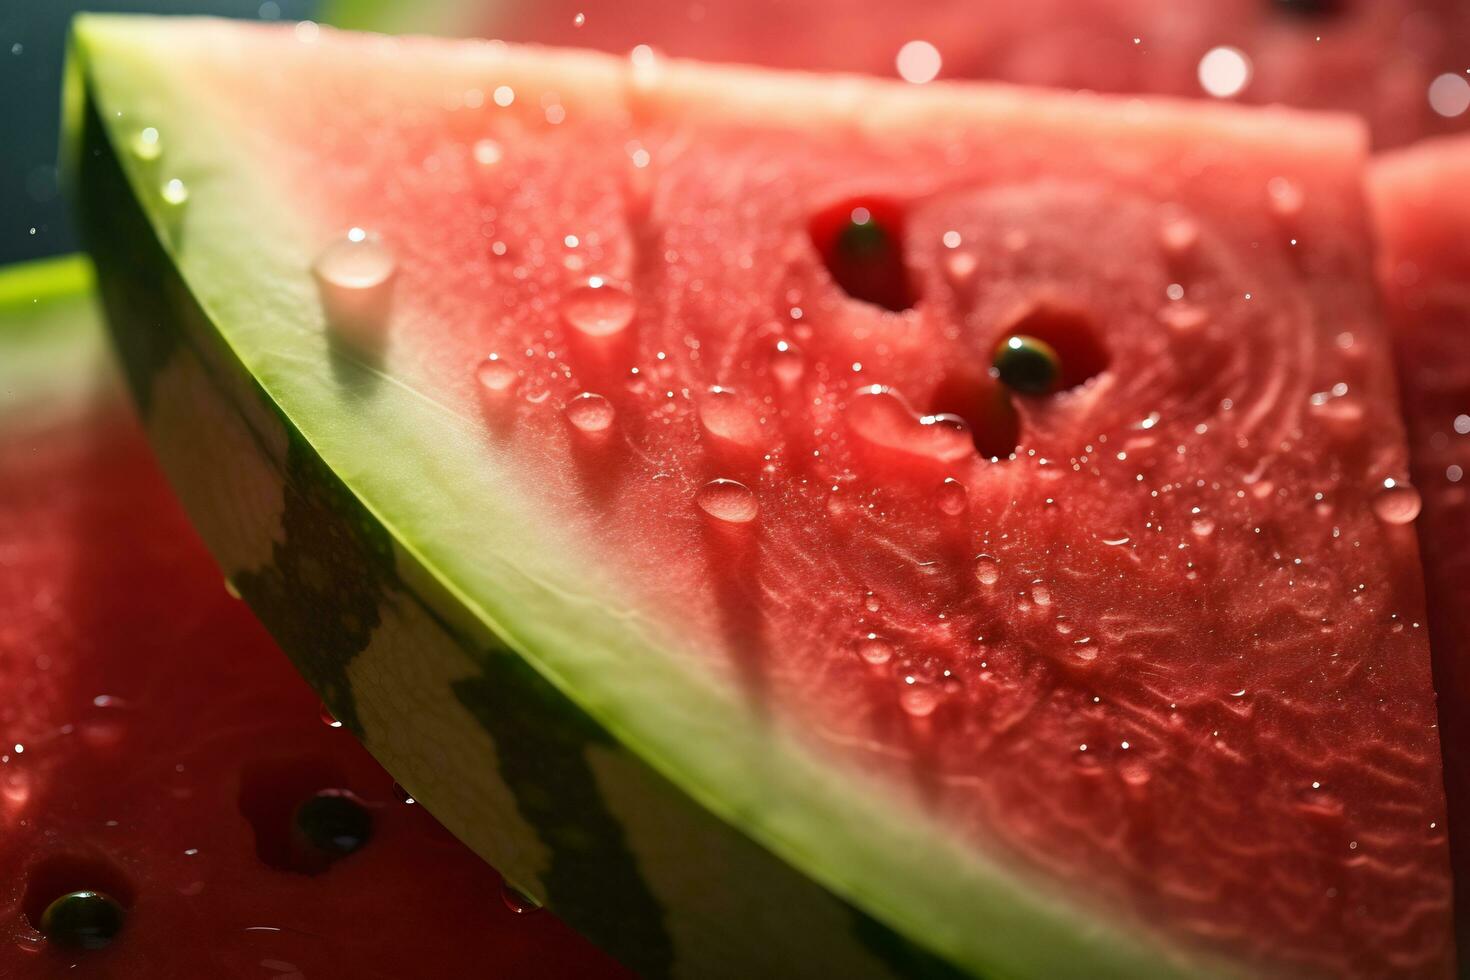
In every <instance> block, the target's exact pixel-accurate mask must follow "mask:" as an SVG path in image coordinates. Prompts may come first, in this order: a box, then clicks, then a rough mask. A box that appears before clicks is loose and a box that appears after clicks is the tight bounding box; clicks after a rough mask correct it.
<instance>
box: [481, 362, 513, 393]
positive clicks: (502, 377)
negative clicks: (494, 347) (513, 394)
mask: <svg viewBox="0 0 1470 980" xmlns="http://www.w3.org/2000/svg"><path fill="white" fill-rule="evenodd" d="M475 379H476V380H477V381H479V382H480V387H481V388H483V389H484V390H485V391H486V392H488V393H490V394H494V395H499V394H503V393H505V392H507V391H509V390H510V386H511V385H513V384H515V380H516V369H515V368H513V367H511V366H510V365H509V364H507V363H505V362H504V361H502V360H501V359H500V357H499V356H498V355H495V354H491V355H490V356H489V357H487V358H485V359H484V360H483V361H481V362H480V363H479V365H478V366H477V367H476V368H475Z"/></svg>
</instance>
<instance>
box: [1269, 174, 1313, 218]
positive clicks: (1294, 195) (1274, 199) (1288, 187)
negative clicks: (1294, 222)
mask: <svg viewBox="0 0 1470 980" xmlns="http://www.w3.org/2000/svg"><path fill="white" fill-rule="evenodd" d="M1266 197H1267V199H1268V200H1269V201H1270V202H1271V210H1272V212H1274V213H1275V215H1276V216H1277V217H1278V218H1293V217H1295V216H1297V215H1298V214H1301V212H1302V205H1303V204H1305V203H1306V194H1305V193H1304V192H1303V191H1302V187H1301V185H1300V184H1298V183H1297V182H1296V181H1294V180H1289V179H1287V178H1286V177H1272V178H1271V179H1270V180H1268V181H1267V182H1266Z"/></svg>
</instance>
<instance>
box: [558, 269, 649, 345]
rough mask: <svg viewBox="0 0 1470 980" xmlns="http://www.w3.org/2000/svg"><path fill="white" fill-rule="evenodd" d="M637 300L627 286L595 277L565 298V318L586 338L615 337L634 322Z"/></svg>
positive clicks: (562, 310) (562, 311) (569, 324)
mask: <svg viewBox="0 0 1470 980" xmlns="http://www.w3.org/2000/svg"><path fill="white" fill-rule="evenodd" d="M636 310H637V303H636V302H635V301H634V299H633V294H632V293H631V292H629V291H628V289H627V287H625V286H620V285H618V284H616V283H612V282H609V281H607V280H606V279H604V278H603V277H601V276H592V277H591V278H589V279H588V280H587V281H586V282H585V283H583V284H582V285H580V286H577V287H576V288H574V289H573V290H572V291H571V292H570V293H568V294H567V296H566V299H565V300H563V301H562V307H561V314H562V319H564V320H565V321H566V323H567V326H569V327H571V328H572V329H573V330H576V331H577V332H578V333H580V334H582V335H583V336H586V337H594V338H604V337H614V336H617V335H618V334H620V333H622V332H623V331H624V330H626V329H628V325H629V324H631V323H632V322H633V314H634V312H635V311H636Z"/></svg>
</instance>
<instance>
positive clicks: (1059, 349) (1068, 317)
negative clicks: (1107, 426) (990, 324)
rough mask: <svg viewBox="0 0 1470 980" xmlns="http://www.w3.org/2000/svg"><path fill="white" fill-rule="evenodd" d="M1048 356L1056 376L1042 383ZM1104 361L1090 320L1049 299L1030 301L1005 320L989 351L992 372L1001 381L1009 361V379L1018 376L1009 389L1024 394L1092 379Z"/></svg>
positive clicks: (1104, 367)
mask: <svg viewBox="0 0 1470 980" xmlns="http://www.w3.org/2000/svg"><path fill="white" fill-rule="evenodd" d="M1037 341H1039V343H1035V342H1037ZM1049 360H1051V361H1054V364H1053V365H1052V370H1053V371H1054V373H1055V379H1054V380H1053V381H1051V382H1050V383H1047V384H1045V385H1044V386H1043V383H1042V382H1043V380H1044V379H1043V378H1042V375H1043V374H1044V373H1045V372H1044V367H1045V362H1047V361H1049ZM1108 360H1109V358H1108V351H1107V348H1105V347H1104V346H1103V345H1102V341H1101V340H1100V339H1099V338H1098V334H1097V329H1096V327H1095V325H1094V324H1093V321H1092V318H1091V317H1090V316H1088V315H1087V314H1086V313H1084V312H1083V311H1081V310H1079V309H1077V308H1075V307H1071V306H1067V305H1064V304H1060V303H1055V302H1052V301H1049V300H1048V301H1043V302H1039V303H1034V304H1032V305H1031V306H1029V307H1027V308H1026V309H1025V310H1023V311H1022V312H1021V313H1020V314H1019V315H1017V316H1016V317H1014V318H1013V319H1012V320H1011V321H1010V322H1009V323H1008V324H1006V326H1005V328H1004V329H1003V330H1002V331H1001V334H1000V341H999V342H998V343H997V344H996V348H995V350H994V351H993V352H992V373H993V374H994V375H995V376H996V377H997V378H999V379H1000V380H1002V381H1005V380H1006V378H1005V374H1006V370H1007V364H1009V365H1010V366H1011V367H1012V369H1014V370H1015V372H1016V373H1015V375H1014V377H1016V378H1018V379H1021V380H1020V382H1019V383H1016V384H1013V385H1012V390H1014V391H1016V392H1018V393H1019V394H1023V395H1038V394H1051V393H1055V392H1059V391H1065V390H1067V389H1069V388H1076V387H1077V386H1078V385H1081V384H1084V383H1086V382H1087V381H1089V380H1091V379H1092V378H1095V377H1097V376H1098V375H1099V374H1101V373H1102V372H1103V371H1105V370H1107V367H1108Z"/></svg>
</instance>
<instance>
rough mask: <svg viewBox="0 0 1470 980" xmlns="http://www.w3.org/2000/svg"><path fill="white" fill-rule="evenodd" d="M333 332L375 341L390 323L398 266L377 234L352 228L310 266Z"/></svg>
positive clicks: (323, 251) (324, 250)
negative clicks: (389, 314) (390, 304)
mask: <svg viewBox="0 0 1470 980" xmlns="http://www.w3.org/2000/svg"><path fill="white" fill-rule="evenodd" d="M311 271H312V274H313V275H314V276H315V277H316V281H317V289H318V292H319V293H320V294H321V298H322V306H323V308H324V309H325V311H326V315H327V323H328V325H329V326H331V328H332V329H333V330H337V331H339V332H341V333H345V334H349V335H351V336H353V337H355V338H356V339H359V340H371V339H376V338H377V337H378V335H379V333H380V332H381V330H382V328H383V326H384V325H385V324H386V323H387V320H388V304H389V300H390V298H391V296H392V288H393V279H394V276H395V275H396V274H397V271H398V264H397V262H396V261H395V260H394V258H393V253H392V251H391V250H390V249H389V248H388V246H386V245H384V244H383V242H382V240H381V239H379V238H378V236H376V235H371V234H368V233H367V232H365V231H363V230H362V229H361V228H353V229H351V230H350V231H349V232H348V233H347V234H346V236H345V237H343V238H341V239H338V240H337V241H335V242H333V243H332V244H331V245H328V246H327V247H326V248H325V249H323V250H322V253H321V254H320V255H319V256H317V260H316V262H315V263H314V264H313V265H312V267H311Z"/></svg>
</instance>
